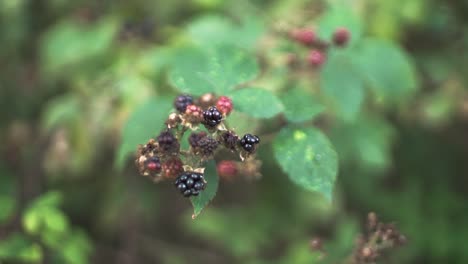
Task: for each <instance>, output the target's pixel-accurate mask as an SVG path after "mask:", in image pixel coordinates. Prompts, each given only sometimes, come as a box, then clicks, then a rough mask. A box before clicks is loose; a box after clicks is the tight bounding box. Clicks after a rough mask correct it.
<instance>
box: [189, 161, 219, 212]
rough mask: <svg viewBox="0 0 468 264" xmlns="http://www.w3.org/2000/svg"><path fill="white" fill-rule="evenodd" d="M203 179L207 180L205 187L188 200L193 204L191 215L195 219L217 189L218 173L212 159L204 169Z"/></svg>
mask: <svg viewBox="0 0 468 264" xmlns="http://www.w3.org/2000/svg"><path fill="white" fill-rule="evenodd" d="M204 176H205V180H206V182H207V185H206V189H205V190H204V191H202V192H200V194H199V195H198V196H195V197H192V198H190V201H191V202H192V205H193V215H192V218H193V219H195V218H196V217H197V216H198V215H199V214H200V213H201V211H202V210H203V208H205V207H206V206H207V205H208V203H209V202H210V201H211V200H212V199H213V198H214V197H215V195H216V192H217V191H218V182H219V178H218V173H217V172H216V164H215V162H214V161H210V162H209V163H208V164H207V166H206V169H205V173H204Z"/></svg>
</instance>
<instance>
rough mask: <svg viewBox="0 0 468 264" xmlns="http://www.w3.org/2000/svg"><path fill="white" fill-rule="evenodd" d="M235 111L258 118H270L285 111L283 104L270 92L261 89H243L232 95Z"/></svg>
mask: <svg viewBox="0 0 468 264" xmlns="http://www.w3.org/2000/svg"><path fill="white" fill-rule="evenodd" d="M230 96H231V98H232V101H233V104H234V109H235V110H236V111H239V112H242V113H245V114H247V115H249V116H252V117H257V118H270V117H273V116H275V115H277V114H279V113H281V112H282V111H283V108H284V107H283V104H282V103H281V101H280V100H279V99H278V98H277V97H276V96H275V95H274V94H273V93H272V92H270V91H268V90H265V89H260V88H250V87H249V88H243V89H240V90H236V91H234V92H232V93H231V94H230Z"/></svg>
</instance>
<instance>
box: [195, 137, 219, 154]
mask: <svg viewBox="0 0 468 264" xmlns="http://www.w3.org/2000/svg"><path fill="white" fill-rule="evenodd" d="M218 145H219V142H218V141H217V140H216V139H214V138H212V137H208V136H207V137H204V138H202V139H200V141H198V150H199V152H200V154H201V155H203V156H205V157H210V156H212V155H213V154H214V152H215V151H216V149H217V148H218Z"/></svg>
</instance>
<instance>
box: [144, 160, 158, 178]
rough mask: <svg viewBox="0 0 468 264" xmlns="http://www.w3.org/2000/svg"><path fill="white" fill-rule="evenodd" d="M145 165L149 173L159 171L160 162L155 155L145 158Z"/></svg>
mask: <svg viewBox="0 0 468 264" xmlns="http://www.w3.org/2000/svg"><path fill="white" fill-rule="evenodd" d="M145 167H146V170H147V171H148V172H149V173H150V174H153V173H159V172H161V162H160V161H159V158H158V157H156V156H153V157H151V158H149V159H147V160H146V161H145Z"/></svg>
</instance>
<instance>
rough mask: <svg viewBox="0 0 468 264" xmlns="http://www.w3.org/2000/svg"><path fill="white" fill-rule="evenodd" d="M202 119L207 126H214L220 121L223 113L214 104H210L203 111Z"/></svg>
mask: <svg viewBox="0 0 468 264" xmlns="http://www.w3.org/2000/svg"><path fill="white" fill-rule="evenodd" d="M203 119H204V120H205V124H206V125H207V126H208V127H215V126H217V125H219V123H221V121H222V120H223V115H222V114H221V112H220V111H219V110H218V108H216V106H212V107H210V108H208V110H205V111H204V112H203Z"/></svg>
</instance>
